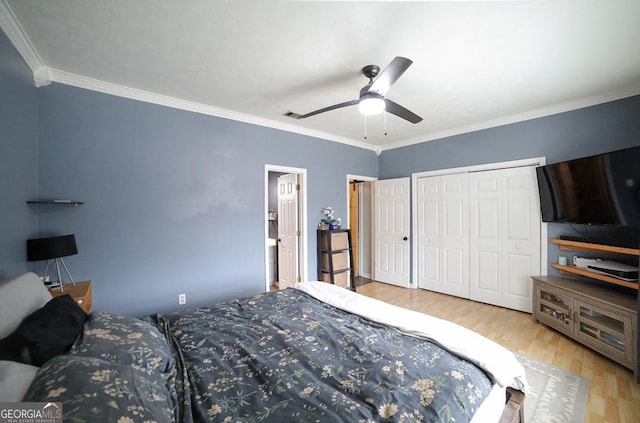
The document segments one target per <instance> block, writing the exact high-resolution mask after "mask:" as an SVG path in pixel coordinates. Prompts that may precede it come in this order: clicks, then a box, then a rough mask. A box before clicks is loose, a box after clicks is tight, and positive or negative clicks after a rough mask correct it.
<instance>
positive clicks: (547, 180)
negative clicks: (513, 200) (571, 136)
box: [536, 146, 640, 228]
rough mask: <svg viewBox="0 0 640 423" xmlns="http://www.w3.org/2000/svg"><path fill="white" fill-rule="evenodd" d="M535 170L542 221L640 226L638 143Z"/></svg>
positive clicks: (639, 152) (639, 156)
mask: <svg viewBox="0 0 640 423" xmlns="http://www.w3.org/2000/svg"><path fill="white" fill-rule="evenodd" d="M536 172H537V177H538V190H539V192H540V208H541V210H542V220H543V221H544V222H557V223H576V224H588V225H613V226H629V227H636V228H638V227H640V146H639V147H633V148H627V149H624V150H617V151H612V152H610V153H605V154H598V155H595V156H589V157H584V158H580V159H575V160H569V161H566V162H561V163H554V164H549V165H546V166H540V167H538V168H537V169H536Z"/></svg>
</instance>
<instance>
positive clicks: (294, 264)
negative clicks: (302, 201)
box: [278, 174, 299, 289]
mask: <svg viewBox="0 0 640 423" xmlns="http://www.w3.org/2000/svg"><path fill="white" fill-rule="evenodd" d="M298 233H299V231H298V175H296V174H288V175H283V176H280V177H278V287H279V288H280V289H285V288H288V287H290V286H293V285H294V284H295V283H296V281H297V279H298Z"/></svg>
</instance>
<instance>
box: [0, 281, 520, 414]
mask: <svg viewBox="0 0 640 423" xmlns="http://www.w3.org/2000/svg"><path fill="white" fill-rule="evenodd" d="M16 286H18V287H19V288H20V289H16V288H15V287H16ZM25 286H29V288H28V289H25ZM41 287H42V288H43V289H44V287H43V286H42V283H41V282H40V281H39V279H38V277H37V276H36V275H34V274H26V275H22V276H20V277H19V278H17V279H16V280H13V281H8V282H5V283H2V284H0V303H1V304H0V317H1V318H2V320H1V321H2V327H1V328H0V337H1V338H3V341H4V343H5V347H6V340H7V338H9V337H11V336H12V335H13V334H14V333H15V332H19V330H20V326H21V325H23V323H24V322H25V321H27V320H29V318H25V319H24V320H23V318H24V317H25V316H28V315H31V314H32V313H34V312H35V313H37V312H39V311H40V310H41V309H44V308H46V307H49V306H50V305H51V303H52V301H50V300H51V298H50V296H49V297H47V295H48V292H46V289H44V292H43V291H42V290H41V289H40V288H41ZM25 293H26V294H28V295H27V296H30V297H34V298H35V299H29V300H25V299H24V297H25ZM15 296H18V297H20V298H21V300H20V301H15V300H13V301H11V300H10V298H12V297H15ZM58 298H64V297H58ZM67 298H69V297H67ZM21 301H22V302H26V303H27V305H25V306H22V305H16V304H17V303H20V302H21ZM6 302H9V303H10V306H9V308H10V309H11V311H8V310H9V309H7V308H5V305H4V304H5V303H6ZM64 307H65V310H67V309H70V308H73V307H71V306H69V304H64ZM18 309H20V310H18ZM3 310H4V311H3ZM20 313H22V316H17V314H20ZM56 313H60V311H59V310H58V311H56ZM5 317H8V318H7V319H5ZM52 320H53V319H51V318H49V319H48V320H47V321H48V322H51V321H52ZM69 320H70V321H73V325H75V326H76V327H77V328H78V329H77V330H78V333H77V335H75V336H74V337H73V338H72V339H71V341H70V342H71V343H70V345H67V346H65V347H64V351H63V352H61V353H55V354H53V355H52V356H51V357H46V356H45V357H43V358H42V359H41V362H38V363H31V364H27V363H19V362H18V361H21V360H22V361H25V360H23V358H24V356H25V355H28V354H23V356H22V357H21V358H15V359H14V360H15V361H14V360H7V359H6V358H7V357H3V358H4V359H5V360H4V361H0V383H1V384H2V385H0V395H1V397H0V402H2V401H20V400H22V401H29V402H61V403H62V404H63V411H64V417H65V421H67V420H68V421H77V422H82V421H87V422H92V421H114V422H122V423H126V422H133V421H155V422H201V421H219V422H261V421H273V422H284V421H300V422H339V421H344V422H363V423H364V422H367V423H368V422H377V421H397V422H413V421H426V422H440V421H443V422H449V421H455V422H474V423H477V422H492V421H493V422H498V421H501V422H502V421H523V416H522V401H523V392H525V391H526V389H527V383H526V380H525V376H524V370H523V368H522V366H521V365H520V364H519V363H518V362H517V360H516V359H515V357H514V355H513V354H512V353H511V352H510V351H508V350H506V349H504V348H503V347H501V346H499V345H497V344H495V343H494V342H492V341H490V340H488V339H486V338H484V337H482V336H480V335H478V334H477V333H475V332H472V331H469V330H467V329H465V328H462V327H460V326H457V325H455V324H453V323H450V322H447V321H444V320H440V319H437V318H434V317H431V316H428V315H425V314H422V313H417V312H413V311H409V310H405V309H401V308H398V307H395V306H392V305H389V304H386V303H383V302H381V301H377V300H374V299H371V298H367V297H365V296H362V295H359V294H357V293H355V292H351V291H347V290H345V289H343V288H340V287H336V286H333V285H329V284H326V283H322V282H304V283H299V284H297V285H296V287H295V288H289V289H286V290H282V291H277V292H270V293H264V294H260V295H256V296H253V297H247V298H241V299H237V300H233V301H227V302H223V303H219V304H215V305H211V306H208V307H199V308H193V309H188V310H185V311H180V312H175V313H169V314H163V315H161V314H156V315H150V316H147V317H145V318H144V319H136V318H132V317H128V316H121V315H116V314H111V313H106V312H93V313H91V314H90V315H89V316H86V317H85V318H84V319H83V321H82V322H81V323H80V325H79V326H78V322H77V321H76V320H77V318H76V316H74V317H73V318H69ZM20 322H23V323H20ZM64 322H65V317H60V319H58V321H57V324H56V325H54V326H51V325H50V326H49V327H48V328H47V331H48V332H49V333H50V332H52V331H53V330H58V329H59V328H56V329H52V327H57V326H60V327H64V326H65V324H64ZM70 326H71V325H70ZM60 338H64V336H60ZM3 341H0V350H1V349H2V347H1V344H2V342H3ZM68 342H69V341H67V343H68ZM34 356H36V357H37V354H35V355H34ZM27 361H28V360H27ZM33 364H35V365H33Z"/></svg>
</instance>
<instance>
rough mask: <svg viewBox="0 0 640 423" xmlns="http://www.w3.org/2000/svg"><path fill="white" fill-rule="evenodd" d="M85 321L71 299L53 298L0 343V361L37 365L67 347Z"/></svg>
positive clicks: (72, 341) (76, 304)
mask: <svg viewBox="0 0 640 423" xmlns="http://www.w3.org/2000/svg"><path fill="white" fill-rule="evenodd" d="M86 320H87V315H86V313H85V312H84V310H82V308H80V306H79V305H78V303H76V301H75V300H74V299H73V298H71V296H69V295H62V296H59V297H55V298H53V299H52V300H51V301H49V302H48V303H47V304H45V305H44V307H42V308H40V309H38V310H36V311H34V312H33V313H31V314H30V315H29V316H27V317H25V319H24V320H23V321H22V322H21V323H20V325H19V326H18V328H17V329H16V330H15V331H13V333H11V334H10V335H9V336H7V337H6V338H4V339H3V340H1V341H0V359H2V360H11V361H18V362H21V363H26V364H32V365H34V366H41V365H42V364H43V363H44V362H46V361H47V360H49V359H51V358H53V357H55V356H57V355H58V354H61V353H63V352H65V351H67V350H68V349H69V348H70V347H71V345H72V344H73V343H74V341H75V339H76V337H77V336H78V335H79V334H80V333H81V332H82V327H83V325H84V322H85V321H86Z"/></svg>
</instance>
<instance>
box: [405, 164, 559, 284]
mask: <svg viewBox="0 0 640 423" xmlns="http://www.w3.org/2000/svg"><path fill="white" fill-rule="evenodd" d="M546 163H547V158H546V157H534V158H530V159H521V160H510V161H506V162H497V163H486V164H481V165H473V166H463V167H455V168H450V169H438V170H429V171H425V172H415V173H412V174H411V251H412V255H411V256H412V260H411V279H412V285H413V288H418V260H417V258H416V257H415V254H413V253H415V252H416V251H418V193H417V191H416V189H415V188H416V186H417V184H418V179H419V178H426V177H430V176H441V175H453V174H456V173H471V172H483V171H486V170H497V169H508V168H513V167H526V166H544V165H545V164H546ZM547 261H548V260H547V224H546V223H544V222H542V221H541V222H540V274H541V275H543V276H546V274H547V267H548V264H547ZM532 276H533V275H532Z"/></svg>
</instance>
